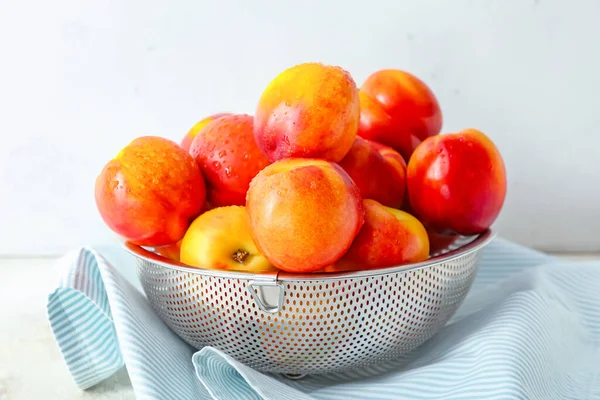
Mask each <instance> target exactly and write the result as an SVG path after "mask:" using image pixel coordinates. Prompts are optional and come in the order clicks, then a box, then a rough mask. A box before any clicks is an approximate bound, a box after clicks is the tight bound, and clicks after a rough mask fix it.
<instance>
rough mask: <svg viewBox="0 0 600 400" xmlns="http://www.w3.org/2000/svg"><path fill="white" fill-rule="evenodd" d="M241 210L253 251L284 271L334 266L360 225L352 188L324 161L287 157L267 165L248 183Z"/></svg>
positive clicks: (361, 219)
mask: <svg viewBox="0 0 600 400" xmlns="http://www.w3.org/2000/svg"><path fill="white" fill-rule="evenodd" d="M246 207H247V211H248V216H249V218H250V230H251V233H252V237H253V238H254V241H255V243H256V245H257V246H258V248H259V250H260V251H261V253H262V254H264V255H265V257H267V259H268V260H269V261H271V263H273V265H275V266H276V267H277V268H279V269H282V270H284V271H288V272H311V271H316V270H318V269H319V268H322V267H324V266H326V265H330V264H332V263H334V262H336V261H337V260H338V259H339V258H340V257H342V255H343V254H344V253H345V252H346V251H347V250H348V248H349V247H350V245H351V244H352V241H353V240H354V238H355V237H356V234H357V233H358V231H359V229H360V227H361V226H362V224H363V222H364V210H363V206H362V201H361V197H360V193H359V190H358V187H357V186H356V185H355V183H354V182H353V181H352V179H351V178H350V177H349V176H348V174H347V173H346V172H345V171H344V170H343V169H342V168H341V167H340V166H339V165H337V164H335V163H331V162H328V161H325V160H315V159H300V158H296V159H294V158H288V159H283V160H280V161H277V162H275V163H273V164H271V165H269V166H268V167H267V168H265V169H264V170H262V171H261V172H259V174H258V175H256V177H255V178H254V179H253V180H252V183H251V184H250V189H249V190H248V196H247V201H246Z"/></svg>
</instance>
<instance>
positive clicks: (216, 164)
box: [212, 161, 221, 170]
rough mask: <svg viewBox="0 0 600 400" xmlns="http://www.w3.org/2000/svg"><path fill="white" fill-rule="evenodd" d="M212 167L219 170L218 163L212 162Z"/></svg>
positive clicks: (219, 164) (219, 165)
mask: <svg viewBox="0 0 600 400" xmlns="http://www.w3.org/2000/svg"><path fill="white" fill-rule="evenodd" d="M212 166H213V168H214V169H216V170H219V169H221V163H220V162H218V161H213V163H212Z"/></svg>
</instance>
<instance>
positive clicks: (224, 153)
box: [219, 150, 227, 157]
mask: <svg viewBox="0 0 600 400" xmlns="http://www.w3.org/2000/svg"><path fill="white" fill-rule="evenodd" d="M226 155H227V151H226V150H221V151H219V157H225V156H226Z"/></svg>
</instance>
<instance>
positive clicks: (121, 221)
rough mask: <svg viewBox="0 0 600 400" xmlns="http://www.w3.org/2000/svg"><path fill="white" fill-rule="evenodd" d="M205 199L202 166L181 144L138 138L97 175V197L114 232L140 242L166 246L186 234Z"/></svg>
mask: <svg viewBox="0 0 600 400" xmlns="http://www.w3.org/2000/svg"><path fill="white" fill-rule="evenodd" d="M205 199H206V188H205V186H204V179H203V177H202V174H201V172H200V168H198V165H197V164H196V161H194V159H193V158H192V156H191V155H190V154H189V153H188V152H187V151H185V150H184V149H182V148H181V147H180V146H179V145H178V144H177V143H175V142H173V141H171V140H168V139H164V138H160V137H154V136H144V137H140V138H137V139H135V140H134V141H132V142H131V143H130V144H129V145H127V146H125V147H124V148H123V149H122V150H121V151H120V152H119V154H118V155H117V156H116V157H115V158H114V159H112V160H111V161H109V162H108V163H107V164H106V165H105V166H104V168H103V169H102V172H101V173H100V175H99V176H98V178H97V179H96V184H95V200H96V205H97V207H98V211H99V212H100V215H101V216H102V219H103V220H104V222H105V223H106V224H107V225H108V227H109V228H111V229H112V230H113V231H114V232H116V233H117V234H119V235H121V236H122V237H124V238H125V239H127V240H129V241H131V242H132V243H134V244H137V245H141V246H164V245H169V244H172V243H175V242H177V241H178V240H179V239H181V238H182V237H183V235H184V234H185V231H186V229H187V227H188V225H189V224H190V222H191V220H192V219H193V218H195V217H196V216H197V215H198V214H199V213H200V210H201V209H202V207H203V206H204V201H205Z"/></svg>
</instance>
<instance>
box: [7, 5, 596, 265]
mask: <svg viewBox="0 0 600 400" xmlns="http://www.w3.org/2000/svg"><path fill="white" fill-rule="evenodd" d="M598 21H600V2H598V1H595V0H578V1H572V2H567V1H561V0H531V1H524V0H502V1H501V0H497V1H465V0H452V1H450V0H447V1H417V0H414V1H400V0H385V1H383V0H380V1H373V0H371V1H369V2H367V1H360V2H359V1H343V0H339V1H318V0H315V1H303V2H299V1H281V0H280V1H275V0H274V1H256V0H254V1H247V0H236V1H219V2H217V1H211V2H208V1H204V2H202V1H187V2H171V1H167V0H165V1H148V0H145V1H141V0H138V1H104V0H102V1H100V0H98V1H91V0H90V1H80V0H55V1H43V0H29V1H23V0H2V1H0V52H1V53H0V139H1V140H0V224H1V229H0V254H23V253H60V252H62V251H64V250H66V249H68V248H69V247H72V246H76V245H79V244H82V243H100V242H102V243H104V242H115V238H114V236H113V235H112V233H111V232H109V231H108V230H107V229H106V228H105V227H104V225H103V224H102V222H101V221H100V218H99V217H98V215H97V212H96V209H95V205H94V202H93V195H92V193H93V182H94V178H95V176H96V174H97V173H98V172H99V171H100V169H101V167H102V165H103V164H104V163H105V162H106V161H107V160H108V159H109V158H111V157H112V156H113V155H114V154H116V152H117V151H118V150H119V149H120V148H121V147H122V146H124V145H125V144H126V143H127V142H128V141H130V140H131V139H133V138H134V137H136V136H139V135H145V134H156V135H163V136H166V137H169V138H172V139H175V140H179V139H180V138H181V137H182V135H183V134H184V133H185V132H186V131H187V130H188V129H189V127H190V126H191V125H192V124H193V123H195V122H196V121H197V120H198V119H200V118H202V117H204V116H205V115H207V114H209V113H212V112H216V111H236V112H248V113H252V112H253V110H254V107H255V104H256V101H257V100H258V96H259V95H260V93H261V91H262V89H263V88H264V87H265V86H266V84H267V83H268V82H269V81H270V80H271V79H272V78H273V77H274V76H275V75H276V74H277V73H278V72H279V71H281V70H282V69H284V68H286V67H288V66H291V65H293V64H296V63H300V62H303V61H323V62H326V63H332V64H338V65H342V66H343V67H345V68H346V69H348V70H349V71H350V72H351V73H352V74H353V76H354V77H355V79H356V81H357V83H358V84H360V83H362V81H363V80H364V79H365V77H366V76H367V75H368V74H369V73H371V72H372V71H374V70H377V69H380V68H385V67H393V68H401V69H406V70H408V71H411V72H413V73H415V74H417V75H418V76H420V77H421V78H422V79H424V80H425V81H426V82H427V83H428V84H429V85H430V86H431V87H432V88H433V90H434V91H435V93H436V94H437V96H438V97H439V100H440V102H441V105H442V108H443V111H444V114H445V123H444V131H453V130H458V129H461V128H464V127H469V126H472V127H476V128H479V129H482V130H483V131H485V132H487V133H488V134H489V135H490V136H491V137H492V138H493V140H494V141H495V142H496V143H497V144H498V146H499V147H500V149H501V151H502V153H503V155H504V157H505V161H506V163H507V166H508V175H509V182H510V184H509V195H508V199H507V202H506V206H505V209H504V211H503V214H502V216H501V218H500V220H499V221H498V223H497V224H496V228H497V229H498V230H499V232H500V234H501V235H503V236H504V237H507V238H510V239H513V240H516V241H518V242H521V243H524V244H527V245H532V246H536V247H540V248H544V249H554V250H600V235H599V232H600V155H599V154H600V153H599V148H600V135H599V134H598V129H599V126H600V113H599V112H598V108H599V106H600V100H599V97H598V93H600V74H599V73H598V71H600V24H598Z"/></svg>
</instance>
